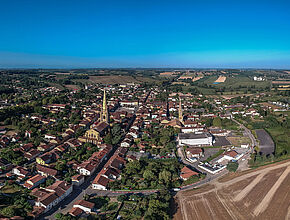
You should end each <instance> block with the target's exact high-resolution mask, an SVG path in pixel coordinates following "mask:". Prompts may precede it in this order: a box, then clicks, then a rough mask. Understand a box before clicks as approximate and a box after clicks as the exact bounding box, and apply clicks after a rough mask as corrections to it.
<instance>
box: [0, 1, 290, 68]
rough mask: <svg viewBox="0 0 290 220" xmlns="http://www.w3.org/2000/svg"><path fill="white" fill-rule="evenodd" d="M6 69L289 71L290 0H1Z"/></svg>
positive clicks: (0, 52) (0, 38) (0, 48)
mask: <svg viewBox="0 0 290 220" xmlns="http://www.w3.org/2000/svg"><path fill="white" fill-rule="evenodd" d="M0 6H1V13H0V68H6V67H12V68H17V67H21V68H22V67H27V68H31V67H35V68H38V67H42V68H54V67H59V68H71V67H73V68H74V67H101V68H102V67H185V68H187V67H192V68H194V67H196V68H199V67H205V68H206V67H219V68H236V67H238V68H249V67H251V68H255V67H256V68H290V40H289V39H290V37H289V36H290V1H286V0H285V1H279V0H276V1H267V0H264V1H257V0H255V1H254V0H252V1H247V0H243V1H239V0H236V1H233V0H232V1H225V0H219V1H217V0H216V1H213V0H212V1H210V0H191V1H190V0H187V1H185V0H179V1H177V0H166V1H163V0H159V1H156V0H155V1H151V0H146V1H145V0H144V1H143V0H139V1H136V0H135V1H126V0H123V1H120V0H119V1H115V0H111V1H98V0H95V1H92V0H82V1H80V0H69V1H66V0H58V1H55V0H50V1H47V0H41V1H39V0H37V1H36V0H25V1H23V0H18V1H17V0H9V1H8V0H5V1H4V0H0Z"/></svg>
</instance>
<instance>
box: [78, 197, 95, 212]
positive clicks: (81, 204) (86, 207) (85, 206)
mask: <svg viewBox="0 0 290 220" xmlns="http://www.w3.org/2000/svg"><path fill="white" fill-rule="evenodd" d="M94 206H95V204H94V203H92V202H88V201H85V200H78V201H76V202H75V203H74V206H73V207H74V208H80V209H81V210H83V211H84V212H87V213H91V212H92V211H93V209H94Z"/></svg>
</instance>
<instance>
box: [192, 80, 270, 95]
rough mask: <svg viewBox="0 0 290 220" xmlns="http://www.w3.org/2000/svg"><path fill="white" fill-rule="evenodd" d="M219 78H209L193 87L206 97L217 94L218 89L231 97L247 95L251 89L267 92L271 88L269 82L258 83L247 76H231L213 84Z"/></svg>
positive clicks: (199, 81)
mask: <svg viewBox="0 0 290 220" xmlns="http://www.w3.org/2000/svg"><path fill="white" fill-rule="evenodd" d="M217 78H218V76H207V77H204V78H202V79H200V80H198V81H196V82H195V83H194V84H193V85H194V87H195V88H196V89H198V90H199V91H200V92H201V93H202V94H205V95H211V94H216V89H217V90H219V89H223V94H224V95H227V94H228V95H230V94H243V93H246V91H247V90H248V89H250V88H251V89H253V90H255V89H265V91H266V88H267V87H269V88H270V82H269V81H262V82H257V81H254V80H253V79H251V78H249V77H247V76H230V77H227V79H226V81H225V82H222V83H219V84H213V83H214V82H215V81H216V80H217ZM205 85H206V86H205Z"/></svg>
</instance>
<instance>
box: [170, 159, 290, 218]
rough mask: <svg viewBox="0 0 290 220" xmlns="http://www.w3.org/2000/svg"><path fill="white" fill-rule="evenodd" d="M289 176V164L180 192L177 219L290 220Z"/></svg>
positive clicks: (275, 165)
mask: <svg viewBox="0 0 290 220" xmlns="http://www.w3.org/2000/svg"><path fill="white" fill-rule="evenodd" d="M289 173H290V161H286V162H283V163H279V164H273V165H270V166H266V167H262V168H259V169H257V170H251V171H246V172H242V173H241V174H237V176H236V177H233V178H231V177H228V178H227V177H226V178H224V179H223V181H222V182H219V181H215V182H213V183H211V184H210V185H209V186H205V187H204V188H201V189H198V190H191V191H185V192H179V193H178V194H177V202H178V205H179V208H178V212H177V213H176V215H175V216H174V219H178V220H179V219H188V220H190V219H207V220H208V219H245V220H248V219H263V220H264V219H271V220H274V219H288V216H289V210H290V208H289V207H290V174H289ZM224 180H225V181H224ZM275 209H276V210H275ZM277 209H278V210H277Z"/></svg>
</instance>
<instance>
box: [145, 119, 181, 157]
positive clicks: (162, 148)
mask: <svg viewBox="0 0 290 220" xmlns="http://www.w3.org/2000/svg"><path fill="white" fill-rule="evenodd" d="M145 130H146V131H147V132H148V133H149V135H147V134H144V135H143V136H142V139H141V140H142V141H145V142H147V143H149V146H152V145H155V146H158V148H153V149H151V148H150V149H151V153H154V154H159V153H160V154H161V155H162V156H163V154H164V155H165V154H166V153H171V152H172V151H173V150H175V146H176V143H175V137H176V135H177V134H178V132H179V129H176V128H173V127H166V128H164V127H160V126H158V125H156V124H152V126H151V127H150V128H148V129H145ZM150 149H149V150H150Z"/></svg>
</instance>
